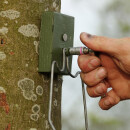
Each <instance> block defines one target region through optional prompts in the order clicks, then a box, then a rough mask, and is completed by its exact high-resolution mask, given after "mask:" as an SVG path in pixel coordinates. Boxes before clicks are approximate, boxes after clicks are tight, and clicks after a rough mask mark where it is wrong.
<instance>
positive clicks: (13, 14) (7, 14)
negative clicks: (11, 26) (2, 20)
mask: <svg viewBox="0 0 130 130" xmlns="http://www.w3.org/2000/svg"><path fill="white" fill-rule="evenodd" d="M0 16H1V17H6V18H9V19H10V20H14V19H17V18H19V17H20V12H18V11H16V10H13V9H10V10H5V11H1V12H0Z"/></svg>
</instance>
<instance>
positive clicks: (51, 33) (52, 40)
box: [39, 12, 74, 75]
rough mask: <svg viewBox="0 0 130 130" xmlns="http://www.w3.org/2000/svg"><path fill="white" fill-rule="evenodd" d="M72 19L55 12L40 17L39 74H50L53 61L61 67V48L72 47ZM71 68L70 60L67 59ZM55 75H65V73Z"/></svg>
mask: <svg viewBox="0 0 130 130" xmlns="http://www.w3.org/2000/svg"><path fill="white" fill-rule="evenodd" d="M73 37H74V17H71V16H67V15H64V14H61V13H56V12H45V13H43V15H42V22H41V33H40V48H39V72H49V73H50V72H51V64H52V62H53V61H54V60H55V61H57V62H58V64H59V66H62V62H63V59H62V58H63V57H62V50H63V48H68V47H73ZM69 63H70V64H69V68H71V64H72V58H71V57H70V59H69ZM55 73H58V74H63V75H67V74H68V73H67V71H66V70H65V71H64V72H62V73H61V72H59V71H58V70H57V68H55Z"/></svg>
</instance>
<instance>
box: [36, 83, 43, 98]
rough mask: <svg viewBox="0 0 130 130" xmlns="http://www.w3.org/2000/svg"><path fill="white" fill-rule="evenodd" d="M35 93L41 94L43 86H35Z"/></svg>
mask: <svg viewBox="0 0 130 130" xmlns="http://www.w3.org/2000/svg"><path fill="white" fill-rule="evenodd" d="M36 94H37V95H39V96H42V94H43V88H42V86H40V85H38V86H37V88H36Z"/></svg>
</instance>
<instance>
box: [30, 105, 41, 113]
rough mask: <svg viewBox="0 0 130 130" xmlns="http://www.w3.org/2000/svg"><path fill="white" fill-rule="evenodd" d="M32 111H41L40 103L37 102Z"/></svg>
mask: <svg viewBox="0 0 130 130" xmlns="http://www.w3.org/2000/svg"><path fill="white" fill-rule="evenodd" d="M32 112H33V113H34V114H38V113H39V112H40V105H38V104H35V105H34V106H33V107H32Z"/></svg>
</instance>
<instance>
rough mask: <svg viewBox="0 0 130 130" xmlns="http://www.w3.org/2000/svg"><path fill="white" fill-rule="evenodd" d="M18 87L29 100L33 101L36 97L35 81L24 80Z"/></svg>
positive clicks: (20, 81)
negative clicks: (34, 96)
mask: <svg viewBox="0 0 130 130" xmlns="http://www.w3.org/2000/svg"><path fill="white" fill-rule="evenodd" d="M18 87H19V88H20V89H21V90H22V93H23V96H24V98H25V99H27V100H32V97H33V95H34V92H33V90H34V81H33V80H32V79H29V78H24V79H22V80H19V81H18Z"/></svg>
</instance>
